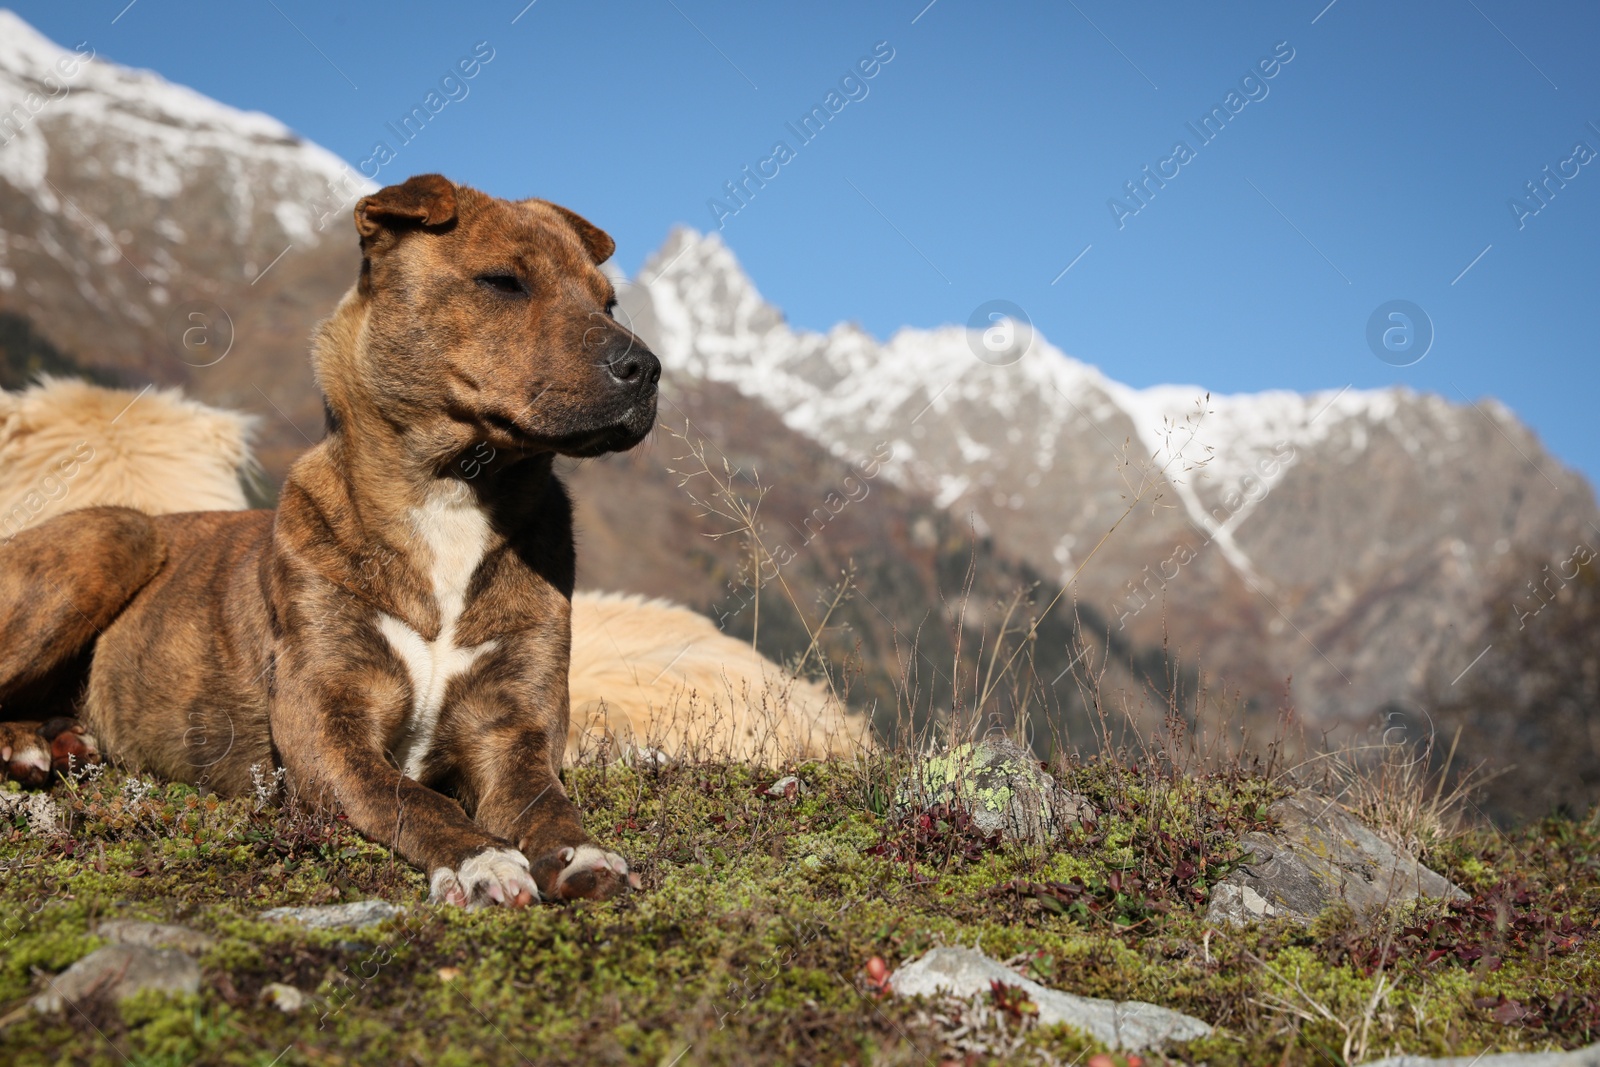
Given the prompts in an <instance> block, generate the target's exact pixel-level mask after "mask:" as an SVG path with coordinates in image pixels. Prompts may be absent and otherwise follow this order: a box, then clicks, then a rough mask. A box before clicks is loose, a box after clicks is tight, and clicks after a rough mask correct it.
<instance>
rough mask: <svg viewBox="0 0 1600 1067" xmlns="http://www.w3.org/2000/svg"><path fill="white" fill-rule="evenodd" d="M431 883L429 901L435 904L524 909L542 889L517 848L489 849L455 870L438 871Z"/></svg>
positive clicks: (443, 868)
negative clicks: (501, 906) (495, 905)
mask: <svg viewBox="0 0 1600 1067" xmlns="http://www.w3.org/2000/svg"><path fill="white" fill-rule="evenodd" d="M429 881H430V882H431V884H432V893H430V894H429V897H428V899H429V901H431V902H432V903H434V904H454V905H456V906H458V907H463V908H476V907H482V906H484V905H487V904H504V905H506V906H508V907H513V908H521V907H525V906H527V905H529V904H532V903H533V902H534V901H536V900H538V899H539V886H538V885H537V884H536V883H535V882H534V880H533V876H532V875H531V874H529V873H528V858H527V857H526V856H524V855H523V854H522V853H520V852H518V851H517V850H516V849H514V848H486V849H484V850H483V851H482V852H480V853H478V854H477V855H476V856H472V857H470V858H469V859H468V860H467V861H466V862H464V863H463V864H461V866H459V867H457V868H456V869H455V870H451V869H450V868H449V867H440V868H438V869H437V870H435V871H434V872H433V876H432V877H431V878H430V879H429Z"/></svg>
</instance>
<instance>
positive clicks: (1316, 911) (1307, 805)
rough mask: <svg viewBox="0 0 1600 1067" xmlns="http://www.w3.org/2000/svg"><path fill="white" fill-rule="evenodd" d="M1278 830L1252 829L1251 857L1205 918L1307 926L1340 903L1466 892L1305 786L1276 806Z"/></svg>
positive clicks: (1363, 910) (1373, 907)
mask: <svg viewBox="0 0 1600 1067" xmlns="http://www.w3.org/2000/svg"><path fill="white" fill-rule="evenodd" d="M1271 813H1272V815H1273V817H1274V818H1276V819H1277V821H1278V824H1279V826H1278V829H1277V830H1276V831H1275V832H1273V833H1270V834H1266V833H1252V834H1246V835H1245V838H1244V842H1243V843H1244V846H1245V847H1246V848H1247V849H1248V850H1249V851H1250V854H1251V855H1250V859H1249V860H1248V861H1247V862H1245V863H1243V864H1241V865H1240V866H1239V867H1238V868H1237V869H1235V870H1234V871H1232V872H1231V873H1229V874H1228V876H1227V877H1226V878H1224V879H1223V880H1222V881H1221V882H1219V883H1218V884H1217V885H1216V886H1215V887H1214V888H1213V889H1212V892H1211V904H1210V906H1209V907H1208V908H1207V909H1206V921H1207V922H1210V923H1212V924H1214V925H1219V926H1220V925H1230V926H1243V925H1245V924H1247V923H1251V922H1256V921H1259V920H1261V919H1271V918H1276V917H1279V916H1285V917H1287V918H1289V919H1291V920H1293V921H1295V922H1298V923H1309V922H1310V921H1311V920H1313V919H1315V918H1316V917H1317V916H1318V915H1320V914H1321V913H1322V911H1323V909H1324V908H1326V907H1327V906H1328V905H1330V904H1333V903H1335V902H1339V901H1342V902H1344V903H1346V904H1348V905H1349V906H1350V908H1351V909H1352V910H1353V911H1354V912H1355V913H1356V914H1357V915H1358V916H1362V917H1366V916H1370V915H1373V914H1375V913H1376V912H1378V911H1381V910H1382V909H1383V908H1385V907H1387V906H1389V905H1391V904H1400V903H1403V902H1405V901H1408V900H1415V899H1417V898H1418V897H1465V896H1466V894H1465V893H1463V892H1462V891H1461V890H1460V889H1458V888H1456V887H1455V886H1454V885H1452V884H1450V882H1449V880H1448V879H1446V878H1444V877H1443V876H1441V875H1439V874H1436V873H1435V872H1433V871H1430V870H1429V869H1428V868H1426V867H1424V866H1422V864H1420V863H1418V862H1416V861H1415V860H1413V859H1412V858H1411V857H1410V856H1407V855H1405V854H1404V853H1402V852H1400V851H1399V850H1397V849H1396V848H1395V847H1394V846H1392V845H1390V844H1389V843H1388V842H1387V841H1384V840H1383V839H1382V838H1380V837H1379V836H1378V835H1377V834H1375V833H1373V832H1372V831H1371V830H1369V829H1367V827H1365V826H1363V825H1362V823H1361V820H1359V819H1357V818H1356V817H1355V816H1354V815H1351V814H1350V813H1349V812H1347V811H1345V810H1344V808H1342V807H1340V806H1339V805H1338V803H1337V802H1336V801H1333V800H1331V799H1329V798H1328V797H1325V796H1321V795H1319V794H1316V793H1312V792H1310V791H1308V790H1302V791H1300V792H1298V793H1294V794H1292V795H1290V796H1287V797H1284V798H1283V799H1282V800H1279V801H1277V802H1276V803H1274V804H1273V805H1272V808H1271Z"/></svg>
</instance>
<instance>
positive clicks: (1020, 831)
mask: <svg viewBox="0 0 1600 1067" xmlns="http://www.w3.org/2000/svg"><path fill="white" fill-rule="evenodd" d="M936 804H947V805H950V806H951V807H956V808H961V809H963V810H965V811H967V812H970V813H971V815H972V821H973V823H974V824H975V825H976V826H977V828H978V829H979V830H980V831H982V832H983V833H985V834H993V833H999V834H1001V835H1003V836H1004V837H1006V838H1007V839H1008V840H1020V841H1030V842H1032V843H1034V844H1037V845H1044V844H1048V843H1049V842H1050V840H1051V839H1052V838H1054V837H1055V835H1056V834H1058V833H1059V832H1060V831H1061V830H1062V829H1064V828H1065V827H1066V826H1067V825H1069V824H1070V823H1072V822H1073V821H1075V820H1079V819H1083V818H1088V817H1092V815H1093V809H1092V808H1091V807H1090V806H1089V802H1088V801H1087V800H1086V799H1084V798H1083V797H1081V796H1079V795H1078V794H1076V793H1069V792H1067V791H1066V790H1065V789H1062V788H1061V787H1060V786H1058V785H1057V784H1056V780H1055V779H1054V778H1052V777H1051V776H1050V775H1048V774H1046V773H1045V772H1044V770H1043V768H1041V767H1040V766H1039V760H1038V758H1037V757H1036V756H1034V754H1033V753H1032V752H1029V751H1028V750H1027V749H1024V748H1022V747H1021V746H1020V745H1018V744H1016V742H1014V741H1011V740H1010V739H1008V738H1004V737H991V738H989V739H987V740H985V741H981V742H979V743H978V744H975V745H971V744H967V745H957V746H956V747H955V748H953V749H951V750H950V751H949V752H946V753H945V754H944V755H942V756H930V757H928V758H927V759H925V760H923V761H922V764H921V766H920V767H919V768H918V773H917V775H916V778H915V779H914V780H912V781H910V782H907V783H906V784H905V785H903V786H902V787H901V789H900V795H899V797H898V798H897V806H898V807H899V808H901V809H902V810H904V809H913V810H920V809H926V808H931V807H933V806H934V805H936Z"/></svg>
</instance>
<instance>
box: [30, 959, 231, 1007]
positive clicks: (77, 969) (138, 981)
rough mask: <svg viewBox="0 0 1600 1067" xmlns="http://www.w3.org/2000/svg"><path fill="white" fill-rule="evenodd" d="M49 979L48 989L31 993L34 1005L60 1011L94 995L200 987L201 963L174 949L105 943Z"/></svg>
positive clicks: (120, 997)
mask: <svg viewBox="0 0 1600 1067" xmlns="http://www.w3.org/2000/svg"><path fill="white" fill-rule="evenodd" d="M45 981H46V988H45V991H44V992H43V993H40V994H39V995H38V996H36V997H34V998H33V1010H34V1011H37V1012H39V1013H40V1014H42V1015H56V1014H59V1013H60V1012H62V1011H63V1010H65V1008H66V1007H67V1005H69V1004H74V1005H75V1004H81V1003H82V1002H83V1001H85V1000H87V999H89V998H92V997H94V998H103V999H105V1000H108V1001H110V1002H111V1003H113V1004H118V1003H121V1002H122V1001H124V1000H127V999H128V998H129V997H131V996H133V995H134V994H135V993H143V992H145V991H146V990H154V991H156V992H158V993H167V994H171V995H174V996H178V995H183V994H194V993H198V992H200V965H199V964H197V963H196V962H195V961H194V960H192V959H190V958H189V957H188V956H186V955H184V954H183V953H181V952H178V951H177V950H175V949H164V948H151V947H149V946H148V945H107V946H106V947H105V948H102V949H96V950H95V951H94V952H91V953H89V954H88V955H87V956H85V957H83V959H81V960H79V961H78V962H77V963H74V964H73V965H72V966H71V967H68V968H67V969H66V970H65V971H63V972H61V973H60V974H59V975H57V976H56V977H54V978H48V979H46V980H45Z"/></svg>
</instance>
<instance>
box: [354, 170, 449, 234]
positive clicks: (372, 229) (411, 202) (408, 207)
mask: <svg viewBox="0 0 1600 1067" xmlns="http://www.w3.org/2000/svg"><path fill="white" fill-rule="evenodd" d="M455 217H456V187H455V186H454V185H453V184H452V183H451V182H450V179H448V178H446V177H444V176H443V175H439V174H418V175H417V176H416V177H414V178H407V179H406V180H405V181H404V182H401V183H400V184H399V185H390V186H386V187H384V188H382V189H379V190H378V191H377V192H375V193H373V194H372V195H371V196H364V197H362V198H361V199H360V200H358V201H356V230H357V231H358V232H359V233H360V234H361V236H362V237H364V238H365V237H372V236H374V235H375V234H377V233H378V232H379V231H380V230H383V229H384V228H386V227H387V228H394V227H395V226H396V225H416V226H442V225H444V224H445V223H447V222H450V221H452V220H453V219H454V218H455Z"/></svg>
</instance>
